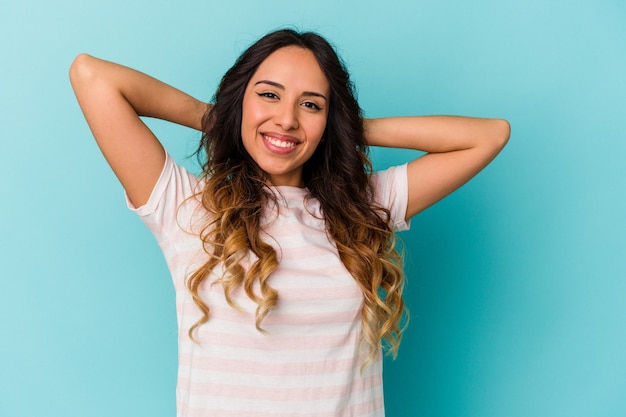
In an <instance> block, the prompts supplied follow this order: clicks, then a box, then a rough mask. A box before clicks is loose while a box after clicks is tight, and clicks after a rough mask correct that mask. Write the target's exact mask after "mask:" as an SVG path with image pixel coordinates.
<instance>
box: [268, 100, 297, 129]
mask: <svg viewBox="0 0 626 417" xmlns="http://www.w3.org/2000/svg"><path fill="white" fill-rule="evenodd" d="M274 122H275V123H276V124H277V125H278V126H280V127H281V128H282V129H283V130H292V129H297V128H298V126H299V124H298V110H297V108H296V106H295V105H293V104H289V103H281V105H280V106H279V108H278V109H277V112H276V116H275V117H274Z"/></svg>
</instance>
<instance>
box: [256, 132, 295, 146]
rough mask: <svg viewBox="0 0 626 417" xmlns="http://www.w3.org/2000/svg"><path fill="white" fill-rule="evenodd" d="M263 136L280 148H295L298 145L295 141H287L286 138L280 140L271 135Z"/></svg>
mask: <svg viewBox="0 0 626 417" xmlns="http://www.w3.org/2000/svg"><path fill="white" fill-rule="evenodd" d="M263 137H264V138H265V140H266V141H268V142H269V143H271V144H272V145H274V146H278V147H279V148H293V147H295V146H296V144H295V143H294V142H289V141H285V140H278V139H275V138H272V137H269V136H265V135H263Z"/></svg>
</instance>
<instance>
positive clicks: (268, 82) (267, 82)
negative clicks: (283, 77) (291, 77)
mask: <svg viewBox="0 0 626 417" xmlns="http://www.w3.org/2000/svg"><path fill="white" fill-rule="evenodd" d="M259 84H268V85H271V86H273V87H276V88H278V89H281V90H285V86H284V85H282V84H281V83H277V82H276V81H270V80H260V81H257V82H256V83H254V85H259ZM302 95H303V96H314V97H321V98H323V99H324V100H326V101H328V99H327V98H326V96H325V95H324V94H322V93H318V92H315V91H304V92H302Z"/></svg>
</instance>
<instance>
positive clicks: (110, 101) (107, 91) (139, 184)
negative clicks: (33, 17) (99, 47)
mask: <svg viewBox="0 0 626 417" xmlns="http://www.w3.org/2000/svg"><path fill="white" fill-rule="evenodd" d="M70 81H71V83H72V87H73V88H74V93H75V94H76V98H77V99H78V103H79V104H80V107H81V109H82V111H83V114H84V115H85V119H87V123H88V124H89V127H90V129H91V131H92V133H93V135H94V137H95V138H96V142H97V143H98V146H99V147H100V149H101V150H102V153H103V155H104V157H105V158H106V160H107V162H108V163H109V165H110V166H111V168H112V169H113V171H114V172H115V175H116V176H117V177H118V179H119V180H120V182H121V183H122V186H123V187H124V189H125V190H126V193H127V194H128V197H129V198H130V200H131V201H132V202H133V204H134V205H135V206H137V207H139V206H141V205H143V204H145V203H146V202H147V201H148V198H149V197H150V193H151V192H152V189H153V188H154V185H155V184H156V181H157V180H158V178H159V175H160V173H161V170H162V169H163V164H164V162H165V151H164V149H163V147H162V146H161V143H160V142H159V141H158V139H157V138H156V137H155V136H154V134H153V133H152V132H151V131H150V129H148V127H147V126H146V125H145V124H144V123H143V121H142V120H141V119H140V116H149V117H156V118H160V119H164V120H167V121H170V122H173V123H178V124H181V125H184V126H188V127H191V128H194V129H198V130H200V128H201V120H202V115H203V114H204V112H205V111H206V109H207V104H206V103H202V102H200V101H198V100H196V99H194V98H193V97H191V96H189V95H187V94H185V93H183V92H182V91H179V90H177V89H175V88H173V87H171V86H169V85H167V84H165V83H162V82H161V81H158V80H156V79H154V78H152V77H150V76H148V75H146V74H143V73H141V72H138V71H135V70H132V69H130V68H127V67H124V66H121V65H118V64H114V63H112V62H108V61H104V60H101V59H97V58H94V57H92V56H89V55H84V54H83V55H79V56H78V57H76V59H75V60H74V62H73V63H72V66H71V67H70Z"/></svg>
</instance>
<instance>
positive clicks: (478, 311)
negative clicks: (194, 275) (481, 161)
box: [0, 0, 626, 417]
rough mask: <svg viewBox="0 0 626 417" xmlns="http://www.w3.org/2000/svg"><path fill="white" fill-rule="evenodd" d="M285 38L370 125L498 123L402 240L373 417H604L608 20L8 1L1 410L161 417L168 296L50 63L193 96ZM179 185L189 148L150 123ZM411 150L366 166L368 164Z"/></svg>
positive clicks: (610, 254) (620, 247) (613, 244)
mask: <svg viewBox="0 0 626 417" xmlns="http://www.w3.org/2000/svg"><path fill="white" fill-rule="evenodd" d="M284 26H295V27H297V28H300V29H311V30H316V31H319V32H321V33H322V34H323V35H325V36H326V37H327V38H329V39H330V40H331V41H332V42H333V43H334V44H335V45H336V46H337V48H338V51H339V53H340V54H341V55H342V57H343V58H344V60H345V61H346V63H347V65H348V67H349V69H350V70H351V73H352V76H353V79H354V81H355V83H356V84H357V87H358V97H359V101H360V104H361V106H362V108H363V109H364V111H365V114H366V115H367V116H370V117H377V116H388V115H413V114H461V115H471V116H487V117H501V118H506V119H508V120H509V121H510V123H511V125H512V129H513V130H512V132H513V133H512V136H511V141H510V142H509V145H508V146H507V147H506V148H505V149H504V151H503V152H502V154H501V155H500V156H499V157H498V158H497V159H496V161H495V162H494V163H493V164H491V165H490V166H489V167H487V169H485V170H484V171H483V172H482V173H481V174H479V175H478V176H477V177H476V178H475V179H474V180H472V181H471V182H470V183H469V184H467V185H466V186H464V187H463V188H462V189H460V190H459V191H457V192H456V193H455V194H453V195H452V196H451V197H449V198H447V199H446V200H444V201H442V202H440V203H438V204H437V205H435V206H433V207H431V208H429V209H428V210H426V211H425V212H423V213H421V214H420V215H418V216H417V217H415V218H414V219H413V221H412V229H411V230H410V231H409V232H406V233H403V234H402V239H403V241H404V242H405V246H406V253H407V257H406V271H407V281H408V284H407V295H406V299H407V303H408V305H409V307H410V308H411V312H412V321H411V323H410V327H409V329H408V331H407V332H406V334H405V340H404V343H403V345H402V347H401V349H400V355H399V358H398V359H397V360H396V361H395V362H394V361H391V360H387V361H386V362H385V401H386V406H387V415H388V416H390V417H400V416H423V417H474V416H480V417H502V416H506V417H528V416H547V417H561V416H562V417H591V416H593V417H621V416H624V415H626V302H625V298H626V260H625V259H626V207H625V206H626V162H624V155H625V154H626V133H625V132H626V128H625V124H624V121H625V119H626V99H625V98H626V75H625V74H626V3H625V2H623V1H621V0H574V1H565V0H560V1H553V0H541V1H540V0H517V1H505V0H504V1H503V0H478V1H465V0H443V1H442V0H428V1H427V0H413V1H394V0H391V1H385V2H383V1H359V2H348V1H340V0H332V1H331V0H320V1H314V2H295V1H272V0H268V1H253V0H245V1H231V2H217V1H201V0H195V1H163V0H156V1H140V0H124V1H120V0H107V1H85V0H80V1H79V0H65V1H63V0H61V1H59V2H46V1H42V0H39V1H28V0H25V1H17V0H8V1H5V2H3V4H2V6H0V62H1V63H0V98H1V100H0V122H1V123H0V170H1V171H0V172H1V173H2V188H1V203H0V277H1V278H0V337H1V339H0V416H2V417H57V416H58V417H73V416H80V417H100V416H103V417H104V416H106V417H110V416H133V417H144V416H145V417H171V416H173V415H174V414H175V382H176V318H175V309H174V293H173V288H172V284H171V281H170V278H169V274H168V271H167V269H166V266H165V264H164V262H163V260H162V257H161V254H160V251H159V248H158V247H157V245H156V243H155V241H154V239H153V238H152V236H151V235H150V233H149V231H148V230H147V228H146V227H144V226H143V224H142V223H141V222H140V221H139V220H138V219H137V218H136V216H135V215H134V214H133V213H131V212H130V211H128V210H127V209H126V207H125V203H124V198H123V192H122V188H121V186H120V185H119V184H118V182H117V180H116V179H115V177H114V175H113V173H112V172H111V171H110V169H109V167H108V166H107V165H106V163H105V161H104V159H103V157H102V156H101V154H100V152H99V151H98V149H97V146H96V144H95V142H94V141H93V139H92V137H91V134H90V132H89V130H88V127H87V124H86V123H85V121H84V120H83V118H82V115H81V112H80V109H79V107H78V105H77V103H76V101H75V99H74V96H73V93H72V90H71V88H70V84H69V80H68V76H67V72H68V67H69V66H70V63H71V62H72V60H73V58H74V57H75V56H76V55H77V54H78V53H81V52H87V53H90V54H93V55H96V56H99V57H102V58H105V59H109V60H113V61H116V62H121V63H124V64H126V65H128V66H131V67H134V68H137V69H139V70H142V71H144V72H147V73H149V74H151V75H154V76H156V77H157V78H160V79H163V80H164V81H166V82H168V83H171V84H173V85H175V86H177V87H179V88H181V89H183V90H185V91H188V92H190V93H191V94H193V95H195V96H197V97H199V98H201V99H204V100H207V101H208V100H210V98H211V97H212V95H213V92H214V90H215V88H216V86H217V83H218V82H219V79H220V78H221V75H222V74H223V73H224V72H225V71H226V70H227V69H228V68H229V67H230V65H232V63H233V62H234V59H235V58H236V57H237V56H238V55H239V54H240V52H242V51H243V49H244V48H245V47H246V46H247V45H249V44H250V43H251V42H253V41H254V40H256V39H257V38H258V37H260V36H261V35H263V34H265V33H266V32H268V31H270V30H273V29H276V28H279V27H284ZM149 124H150V126H151V127H152V128H153V129H154V130H155V131H156V133H157V134H158V136H159V137H160V138H161V140H162V141H163V143H164V144H165V146H166V147H167V148H168V149H169V151H170V152H171V153H172V154H173V156H174V157H175V158H176V159H177V160H178V161H179V162H182V163H183V164H185V165H186V166H188V167H189V168H191V169H192V170H195V171H197V164H196V162H195V160H194V159H192V158H187V156H188V155H189V154H190V153H191V152H192V151H193V150H194V149H195V146H196V143H197V141H198V139H199V135H198V134H197V133H196V132H193V131H191V130H189V129H186V128H180V127H175V126H170V125H168V124H166V123H163V122H159V121H150V122H149ZM414 156H415V154H414V153H412V152H407V151H389V150H374V152H373V153H372V157H373V159H374V162H375V165H376V167H377V168H384V167H386V166H388V165H390V164H396V163H401V162H404V161H405V160H407V159H409V158H412V157H414Z"/></svg>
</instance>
